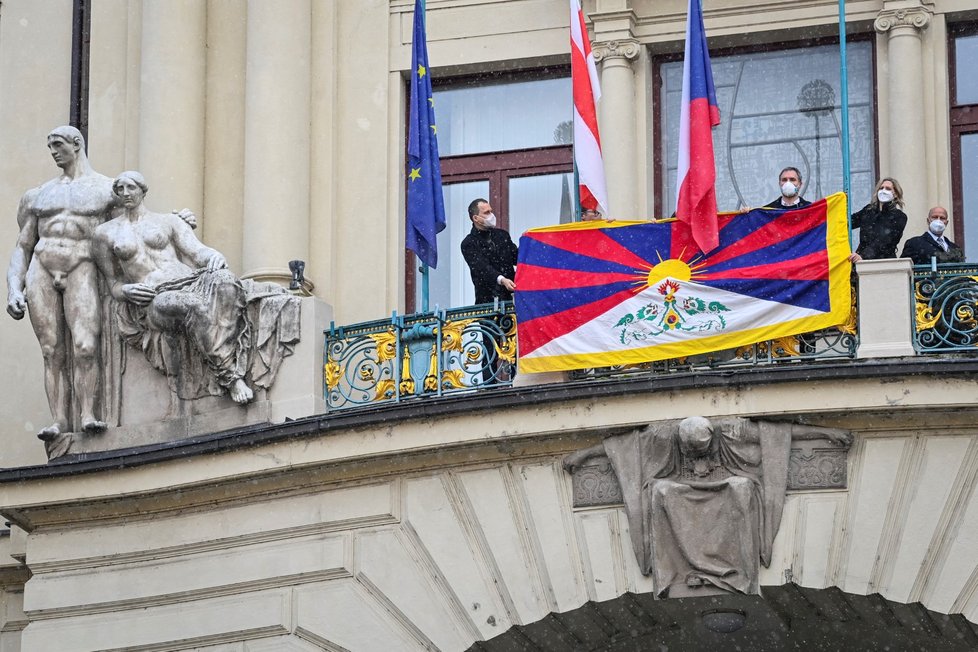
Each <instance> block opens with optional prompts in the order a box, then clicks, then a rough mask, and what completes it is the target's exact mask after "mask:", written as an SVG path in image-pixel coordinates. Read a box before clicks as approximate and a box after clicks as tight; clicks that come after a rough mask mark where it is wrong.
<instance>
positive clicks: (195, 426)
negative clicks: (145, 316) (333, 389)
mask: <svg viewBox="0 0 978 652" xmlns="http://www.w3.org/2000/svg"><path fill="white" fill-rule="evenodd" d="M331 317H332V308H331V307H330V306H329V305H328V304H326V303H325V302H323V301H322V300H321V299H318V298H316V297H306V298H304V299H302V308H301V316H300V322H301V328H302V330H301V336H300V337H301V339H300V340H299V343H298V344H297V345H296V346H295V350H294V352H293V354H292V355H291V356H289V357H287V358H286V359H285V360H284V361H283V362H282V366H281V367H280V368H279V370H278V374H277V376H276V378H275V382H274V384H273V385H272V386H271V387H270V388H269V389H268V390H263V389H258V388H255V398H254V400H253V401H251V402H250V403H248V404H247V405H237V404H236V403H234V402H233V401H232V400H231V399H230V398H229V397H228V396H227V395H225V396H206V397H203V398H198V399H196V400H181V399H179V398H177V397H176V395H174V394H173V393H172V392H171V391H170V388H169V387H168V385H167V380H166V377H165V376H164V375H163V374H161V373H160V372H158V371H157V370H156V369H153V368H152V367H151V366H150V364H149V363H148V362H147V361H146V359H145V357H144V356H143V354H142V352H140V351H139V350H137V349H134V348H131V347H127V348H126V350H125V359H124V365H123V369H124V371H123V373H122V376H121V380H120V383H119V387H120V389H119V390H118V391H119V396H118V397H117V400H118V404H119V415H118V418H117V420H116V422H115V423H112V424H110V427H109V429H108V430H107V431H106V432H104V433H101V434H95V435H90V434H80V433H71V434H68V435H66V436H65V437H64V438H63V439H62V440H61V441H59V442H53V443H52V444H51V445H50V447H51V449H52V458H54V457H60V456H62V455H74V454H80V453H92V452H98V451H107V450H116V449H121V448H132V447H137V446H148V445H153V444H161V443H164V442H172V441H178V440H180V439H185V438H187V437H194V436H198V435H206V434H210V433H214V432H220V431H222V430H229V429H231V428H238V427H241V426H247V425H252V424H258V423H280V422H282V421H284V420H286V419H299V418H302V417H306V416H310V415H313V414H321V413H324V412H325V411H326V409H325V404H324V400H323V381H322V366H323V362H322V361H323V330H324V329H325V328H326V325H327V324H329V321H330V319H331Z"/></svg>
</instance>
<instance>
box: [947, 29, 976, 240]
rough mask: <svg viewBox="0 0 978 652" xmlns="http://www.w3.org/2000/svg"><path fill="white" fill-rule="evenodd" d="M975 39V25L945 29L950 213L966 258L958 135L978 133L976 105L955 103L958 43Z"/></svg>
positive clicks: (955, 235)
mask: <svg viewBox="0 0 978 652" xmlns="http://www.w3.org/2000/svg"><path fill="white" fill-rule="evenodd" d="M968 36H978V23H974V22H965V23H954V24H950V25H948V27H947V56H948V123H949V125H950V133H949V137H950V141H951V142H950V150H951V152H950V153H951V212H952V215H953V217H952V223H953V225H954V238H955V241H956V243H957V245H958V246H959V247H961V249H962V250H963V251H964V252H965V255H967V253H968V251H967V248H966V245H965V231H966V230H967V226H966V225H965V223H964V179H963V178H962V174H961V164H962V160H961V136H963V135H966V134H978V103H976V104H958V65H957V63H958V62H957V40H958V39H959V38H962V37H968Z"/></svg>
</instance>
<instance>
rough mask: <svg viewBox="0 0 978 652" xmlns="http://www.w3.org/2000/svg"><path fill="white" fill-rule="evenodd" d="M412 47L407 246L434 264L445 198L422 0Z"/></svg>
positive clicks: (418, 4)
mask: <svg viewBox="0 0 978 652" xmlns="http://www.w3.org/2000/svg"><path fill="white" fill-rule="evenodd" d="M413 50H414V52H413V54H412V56H411V117H410V120H409V124H408V150H407V248H408V249H410V250H411V251H413V252H414V253H416V254H417V255H418V258H420V259H421V262H423V263H426V264H427V265H428V266H429V267H437V266H438V244H437V241H436V236H437V235H438V233H440V232H441V231H442V230H444V228H445V201H444V198H443V197H442V193H441V167H440V163H439V161H438V130H437V127H436V126H435V101H434V98H433V96H432V94H431V76H430V75H429V74H428V45H427V42H426V40H425V29H424V0H415V3H414V43H413Z"/></svg>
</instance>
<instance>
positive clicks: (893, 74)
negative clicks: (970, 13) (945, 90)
mask: <svg viewBox="0 0 978 652" xmlns="http://www.w3.org/2000/svg"><path fill="white" fill-rule="evenodd" d="M931 15H932V14H931V11H930V10H929V9H927V8H926V7H922V6H919V5H918V6H912V7H909V8H900V9H884V10H883V11H881V12H880V13H879V15H878V16H877V17H876V22H875V24H874V27H875V28H876V31H877V32H879V33H880V34H885V35H886V37H887V57H886V71H887V72H886V74H887V82H888V90H887V98H886V107H887V110H888V118H889V128H888V132H889V133H888V134H886V136H887V137H888V141H889V161H888V162H886V161H883V162H882V164H883V169H881V170H880V176H892V177H894V178H895V179H897V181H899V182H900V184H901V185H902V186H903V195H904V199H905V201H906V207H905V209H904V210H905V211H906V213H907V216H908V217H909V218H910V224H915V223H918V222H919V220H920V219H921V218H922V217H923V216H924V215H925V214H926V210H927V205H928V201H929V198H928V197H927V160H926V158H925V156H924V152H925V151H926V146H925V145H926V143H925V142H924V135H925V132H924V105H923V101H922V94H923V90H924V71H923V53H922V47H921V32H923V30H924V29H926V27H927V24H928V23H929V22H930V19H931ZM887 163H888V164H887ZM862 203H863V200H862V199H860V200H857V201H855V202H854V205H857V206H858V205H861V204H862Z"/></svg>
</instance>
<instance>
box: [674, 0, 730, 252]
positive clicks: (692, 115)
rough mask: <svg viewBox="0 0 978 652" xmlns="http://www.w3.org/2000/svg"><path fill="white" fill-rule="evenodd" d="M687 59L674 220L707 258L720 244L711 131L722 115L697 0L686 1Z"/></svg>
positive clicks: (700, 9)
mask: <svg viewBox="0 0 978 652" xmlns="http://www.w3.org/2000/svg"><path fill="white" fill-rule="evenodd" d="M685 57H686V58H685V60H684V61H683V99H682V103H683V104H682V108H681V112H680V115H679V166H678V169H677V172H676V184H677V185H678V186H679V193H678V195H677V197H676V217H677V218H678V219H679V220H680V221H682V222H684V223H685V224H687V225H688V226H689V227H690V229H692V232H693V240H694V241H695V242H696V246H697V247H698V248H699V250H700V251H702V252H704V253H706V252H709V251H712V250H713V249H715V248H716V247H717V244H718V241H717V228H718V227H717V196H716V189H715V183H716V176H717V170H716V163H715V162H714V159H713V127H715V126H717V125H718V124H720V109H719V107H717V96H716V91H715V90H714V88H713V69H712V68H710V51H709V50H708V49H707V47H706V30H705V29H704V27H703V7H702V6H701V5H700V0H689V12H688V14H687V16H686V54H685Z"/></svg>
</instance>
